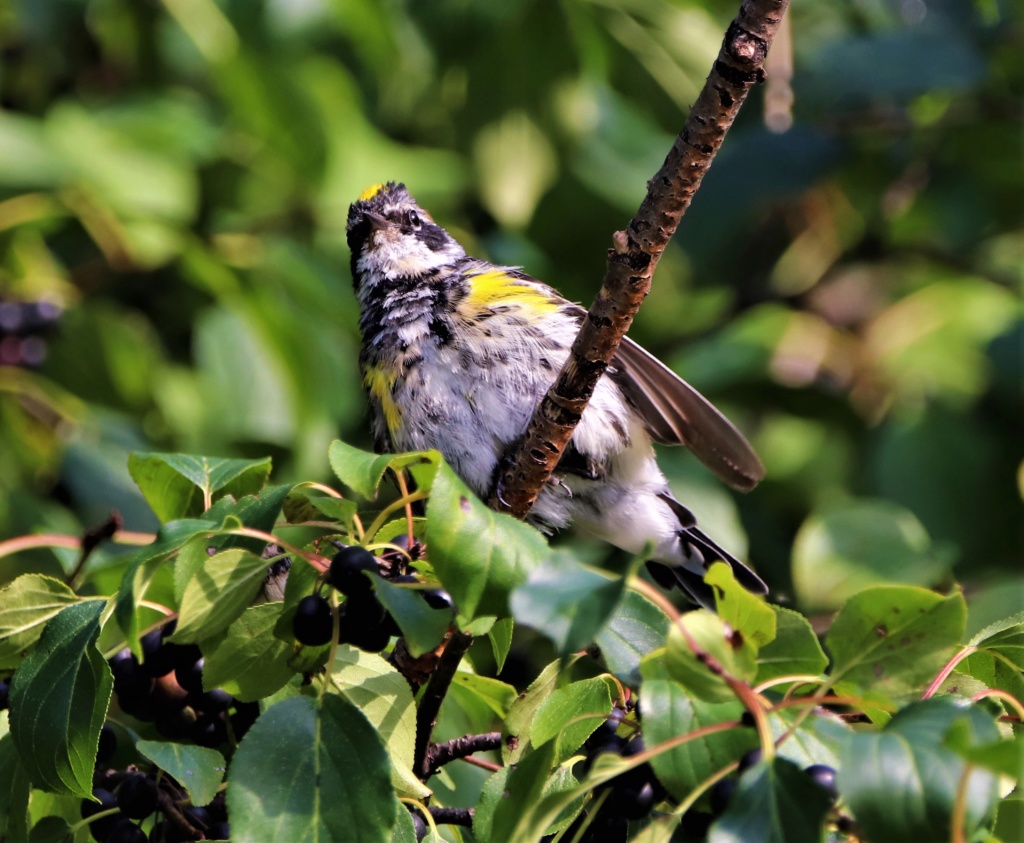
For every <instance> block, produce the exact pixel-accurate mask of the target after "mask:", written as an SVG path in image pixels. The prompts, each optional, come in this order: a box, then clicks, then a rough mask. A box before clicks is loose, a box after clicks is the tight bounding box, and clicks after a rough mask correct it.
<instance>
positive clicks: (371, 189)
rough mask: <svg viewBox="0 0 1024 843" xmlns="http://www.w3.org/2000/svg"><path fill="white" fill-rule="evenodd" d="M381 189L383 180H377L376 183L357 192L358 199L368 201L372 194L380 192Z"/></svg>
mask: <svg viewBox="0 0 1024 843" xmlns="http://www.w3.org/2000/svg"><path fill="white" fill-rule="evenodd" d="M383 189H384V182H382V181H379V182H377V183H376V184H371V185H370V186H369V187H368V188H366V190H364V191H363V192H362V193H360V194H359V201H360V202H368V201H369V200H370V199H373V197H374V196H376V195H377V194H378V193H380V192H381V191H382V190H383Z"/></svg>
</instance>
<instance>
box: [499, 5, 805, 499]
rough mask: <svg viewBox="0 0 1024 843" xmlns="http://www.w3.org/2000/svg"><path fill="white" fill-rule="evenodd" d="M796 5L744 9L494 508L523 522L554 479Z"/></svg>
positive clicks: (513, 459) (625, 235)
mask: <svg viewBox="0 0 1024 843" xmlns="http://www.w3.org/2000/svg"><path fill="white" fill-rule="evenodd" d="M788 7H789V0H745V1H744V3H743V5H742V6H741V7H740V10H739V13H738V14H737V16H736V19H735V20H734V21H733V22H732V24H730V26H729V29H728V31H727V32H726V33H725V40H724V41H723V42H722V49H721V51H720V52H719V54H718V58H717V59H716V61H715V64H714V66H713V67H712V69H711V73H710V75H709V76H708V78H707V81H705V83H704V88H703V89H702V90H701V92H700V96H699V97H698V98H697V102H696V103H694V106H693V108H692V109H691V110H690V115H689V117H688V118H687V120H686V124H685V125H684V126H683V130H682V132H680V133H679V137H677V138H676V142H675V144H674V145H673V146H672V149H671V151H670V152H669V154H668V157H667V158H666V159H665V163H664V164H663V165H662V167H661V169H660V170H659V171H658V172H657V173H656V174H655V176H654V178H652V179H651V180H650V181H649V182H648V183H647V196H646V198H645V199H644V201H643V203H642V204H641V205H640V209H639V210H638V211H637V213H636V216H634V217H633V219H632V221H631V222H630V223H629V226H627V228H626V230H625V231H617V232H615V235H614V236H613V243H614V247H615V248H614V249H612V250H610V251H609V253H608V267H607V269H606V271H605V276H604V282H603V284H602V287H601V290H600V291H599V292H598V294H597V298H596V299H595V300H594V304H593V305H592V306H591V308H590V312H589V313H588V314H587V318H586V319H585V320H584V322H583V325H582V327H581V328H580V332H579V334H578V335H577V337H576V340H575V342H573V346H572V350H571V351H570V353H569V358H568V359H567V360H566V362H565V365H564V366H563V367H562V371H561V372H560V373H559V375H558V379H557V380H556V381H555V383H554V385H553V386H552V387H551V389H549V390H548V393H547V395H545V396H544V400H543V401H542V402H541V403H540V406H539V407H537V409H536V411H535V412H534V414H533V418H532V419H531V420H530V424H529V425H528V427H527V429H526V433H525V435H524V437H523V439H522V440H521V441H520V442H519V444H518V446H517V447H516V448H514V449H512V450H511V451H510V452H509V454H507V455H506V459H505V460H504V461H503V464H502V466H503V467H502V469H501V470H500V472H499V477H498V481H497V484H496V486H495V490H494V493H493V495H492V497H491V500H490V505H491V506H492V507H493V508H495V509H498V510H500V511H503V512H510V513H511V514H512V515H514V516H516V517H517V518H524V517H525V516H526V515H527V513H528V512H529V511H530V508H531V507H532V506H533V504H534V501H536V499H537V495H538V494H540V490H541V489H542V488H543V486H544V484H545V483H546V482H547V481H548V479H549V478H550V477H551V474H552V472H553V471H554V469H555V466H556V465H557V464H558V461H559V459H561V456H562V452H563V451H564V450H565V446H566V445H567V444H568V442H569V439H570V437H571V436H572V433H573V430H575V428H576V425H577V423H578V422H579V420H580V416H581V415H582V414H583V410H584V408H585V407H586V406H587V402H588V401H589V400H590V397H591V395H593V392H594V388H595V387H596V386H597V382H598V380H599V379H600V377H601V375H602V374H604V371H605V369H606V368H607V367H608V364H609V362H610V361H611V359H612V357H613V356H614V355H615V351H616V350H617V349H618V347H619V343H620V342H621V340H622V337H623V336H625V333H626V331H627V330H628V329H629V326H630V324H631V323H632V322H633V317H634V316H635V315H636V311H637V309H638V308H639V307H640V303H641V302H642V301H643V300H644V297H645V296H646V295H647V293H648V292H649V291H650V288H651V276H652V275H653V274H654V269H655V267H656V266H657V265H658V260H659V259H660V258H661V254H662V252H664V251H665V247H666V246H667V245H668V242H669V239H670V238H671V237H672V235H673V234H674V233H675V230H676V228H677V227H678V225H679V220H680V219H682V217H683V214H685V213H686V210H687V208H689V207H690V202H691V201H692V200H693V195H694V194H695V193H696V192H697V188H698V187H700V183H701V180H702V179H703V178H704V174H705V173H706V172H707V170H708V168H709V167H710V166H711V162H712V160H714V157H715V154H716V153H717V152H718V150H719V148H720V147H721V145H722V140H723V139H724V138H725V133H726V132H727V131H728V130H729V127H730V126H731V125H732V123H733V121H734V120H735V119H736V114H737V113H738V112H739V109H740V106H741V105H742V104H743V101H744V99H746V96H747V93H748V92H749V90H750V88H751V87H753V86H754V84H756V83H758V82H761V81H762V80H763V79H764V70H763V67H762V65H763V64H764V60H765V57H766V56H767V54H768V48H769V47H770V46H771V43H772V39H773V38H774V37H775V33H776V32H777V31H778V28H779V25H780V23H781V21H782V17H783V15H784V14H785V12H786V9H787V8H788Z"/></svg>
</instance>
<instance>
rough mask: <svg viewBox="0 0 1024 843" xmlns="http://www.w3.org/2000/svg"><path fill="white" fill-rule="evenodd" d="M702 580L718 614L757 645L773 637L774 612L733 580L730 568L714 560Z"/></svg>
mask: <svg viewBox="0 0 1024 843" xmlns="http://www.w3.org/2000/svg"><path fill="white" fill-rule="evenodd" d="M704 582H706V583H707V584H708V585H710V586H711V587H712V588H714V590H715V608H716V610H717V613H718V616H719V617H720V618H721V619H722V620H723V621H725V622H726V623H727V624H729V626H731V627H732V628H733V629H734V630H736V631H737V632H740V633H742V634H743V635H744V636H745V637H746V638H748V639H749V640H750V641H752V642H753V643H754V645H755V646H756V647H758V648H760V647H763V646H765V644H769V643H771V642H772V641H773V640H774V639H775V613H774V612H773V611H772V607H771V606H769V605H768V604H767V603H765V602H764V601H763V600H762V599H761V598H759V597H755V596H754V595H753V594H751V593H750V592H749V591H747V590H746V589H745V588H744V587H743V586H741V585H740V584H739V583H738V582H736V577H735V576H733V573H732V568H731V567H730V566H729V565H726V564H725V563H724V562H716V563H715V564H714V565H712V566H711V567H710V568H709V569H708V572H707V574H705V575H704Z"/></svg>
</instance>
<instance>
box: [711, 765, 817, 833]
mask: <svg viewBox="0 0 1024 843" xmlns="http://www.w3.org/2000/svg"><path fill="white" fill-rule="evenodd" d="M831 806H832V802H831V799H830V798H829V796H828V794H827V793H826V792H825V791H824V790H822V789H821V788H820V787H818V786H817V785H816V784H814V783H813V782H812V781H811V779H810V777H809V776H807V775H806V774H805V773H804V772H803V770H801V769H800V768H799V767H797V766H796V765H795V764H793V763H792V762H791V761H787V760H786V759H785V758H779V757H775V758H773V759H772V760H771V762H770V763H767V762H764V761H762V762H761V763H760V764H756V765H754V766H753V767H751V768H750V769H749V770H747V771H746V772H745V773H744V774H743V775H742V776H740V779H739V781H738V782H737V784H736V790H735V792H734V793H733V795H732V797H731V798H730V799H729V805H728V807H727V808H726V809H725V812H724V813H723V814H722V816H720V817H719V818H718V819H717V820H715V822H714V823H712V825H711V830H710V831H709V832H708V843H736V842H737V841H741V840H742V841H743V843H820V841H821V838H822V826H823V824H824V820H825V815H826V814H827V813H828V810H829V808H830V807H831Z"/></svg>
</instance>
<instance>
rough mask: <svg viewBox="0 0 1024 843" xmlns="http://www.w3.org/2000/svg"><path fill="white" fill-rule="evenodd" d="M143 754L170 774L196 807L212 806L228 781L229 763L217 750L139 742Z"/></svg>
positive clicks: (175, 744)
mask: <svg viewBox="0 0 1024 843" xmlns="http://www.w3.org/2000/svg"><path fill="white" fill-rule="evenodd" d="M135 748H136V749H137V750H138V751H139V754H140V755H142V756H143V757H145V758H148V759H149V760H150V761H152V762H153V763H154V764H156V766H157V767H159V768H160V769H161V770H163V771H164V772H165V773H168V774H170V775H171V776H172V777H173V778H174V780H175V781H177V782H178V784H180V785H181V786H182V787H184V788H185V790H187V791H188V795H189V799H191V801H192V804H193V805H209V804H210V803H211V802H212V801H213V797H215V796H216V795H217V788H219V787H220V783H221V782H222V781H223V780H224V773H225V771H226V770H227V762H226V761H225V760H224V756H223V755H221V754H220V753H219V752H217V750H215V749H207V748H206V747H205V746H189V745H188V744H181V743H171V742H169V741H136V742H135Z"/></svg>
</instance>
